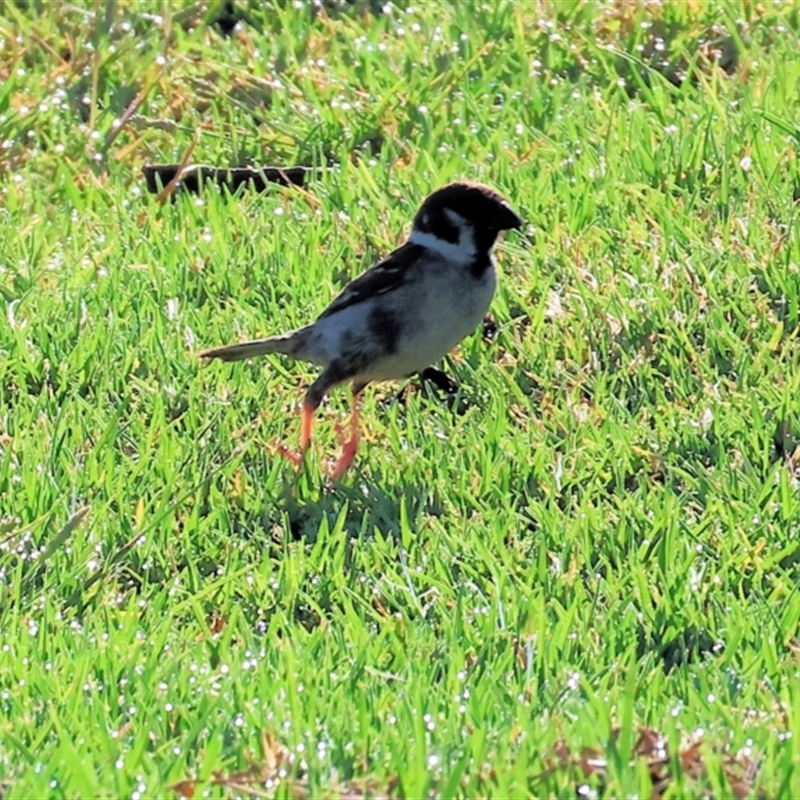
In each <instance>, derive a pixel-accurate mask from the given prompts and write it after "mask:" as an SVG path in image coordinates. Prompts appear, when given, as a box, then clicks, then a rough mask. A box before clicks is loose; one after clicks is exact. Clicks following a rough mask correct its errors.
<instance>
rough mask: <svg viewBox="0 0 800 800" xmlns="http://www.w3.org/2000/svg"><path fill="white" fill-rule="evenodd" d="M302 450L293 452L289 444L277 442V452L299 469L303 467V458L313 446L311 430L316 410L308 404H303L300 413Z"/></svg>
mask: <svg viewBox="0 0 800 800" xmlns="http://www.w3.org/2000/svg"><path fill="white" fill-rule="evenodd" d="M300 419H301V423H300V449H299V450H293V449H292V448H291V447H289V445H288V444H286V443H284V442H282V441H280V440H278V441H277V442H275V451H276V452H277V453H278V455H281V456H283V457H284V458H285V459H286V460H287V461H291V462H292V464H294V465H295V467H296V468H297V469H300V467H302V466H303V458H304V456H305V454H306V450H308V448H309V446H310V445H311V429H312V428H313V426H314V409H313V408H312V407H311V406H310V405H309V404H308V403H303V407H302V410H301V412H300Z"/></svg>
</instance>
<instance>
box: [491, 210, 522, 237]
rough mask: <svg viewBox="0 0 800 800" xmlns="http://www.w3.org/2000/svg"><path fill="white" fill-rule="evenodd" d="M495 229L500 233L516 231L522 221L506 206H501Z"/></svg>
mask: <svg viewBox="0 0 800 800" xmlns="http://www.w3.org/2000/svg"><path fill="white" fill-rule="evenodd" d="M497 227H498V228H499V229H500V230H501V231H510V230H515V231H518V230H519V229H520V228H521V227H522V220H521V219H520V218H519V217H518V216H517V215H516V214H515V213H514V212H513V211H512V210H511V209H510V208H509V207H508V206H507V205H502V206H500V211H499V212H498V215H497Z"/></svg>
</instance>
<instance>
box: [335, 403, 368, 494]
mask: <svg viewBox="0 0 800 800" xmlns="http://www.w3.org/2000/svg"><path fill="white" fill-rule="evenodd" d="M360 418H361V396H360V395H358V394H356V393H355V392H354V393H353V399H352V401H351V407H350V438H349V439H345V437H344V433H343V432H342V430H341V428H339V427H337V433H338V434H339V444H341V446H342V453H341V455H340V456H339V460H338V461H337V462H336V464H335V465H334V467H333V471H332V472H331V474H330V480H331V483H333V482H335V481H338V480H339V478H341V477H342V475H344V473H345V472H347V470H348V469H350V466H351V465H352V463H353V461H354V460H355V457H356V451H357V450H358V442H359V439H360V436H359V430H358V429H359V420H360Z"/></svg>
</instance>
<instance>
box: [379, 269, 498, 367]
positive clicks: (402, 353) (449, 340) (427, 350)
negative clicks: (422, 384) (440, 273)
mask: <svg viewBox="0 0 800 800" xmlns="http://www.w3.org/2000/svg"><path fill="white" fill-rule="evenodd" d="M485 278H486V279H485V285H483V284H482V285H481V286H480V287H479V291H475V287H472V290H471V291H469V292H465V293H463V294H462V293H460V292H458V291H453V288H452V286H451V285H450V286H447V287H443V291H442V292H430V293H428V294H427V296H426V297H425V298H424V299H423V301H422V303H421V304H420V305H419V307H418V308H417V311H416V313H414V314H410V315H409V316H408V318H407V320H406V322H405V325H404V330H403V333H402V337H401V338H402V344H401V345H400V346H399V347H398V348H397V350H396V352H394V353H387V354H386V355H385V356H384V357H383V358H381V359H379V360H377V361H376V362H375V363H373V364H372V365H370V368H369V369H368V370H365V372H368V374H365V375H364V378H365V379H367V380H370V381H379V380H393V379H398V378H405V377H408V376H409V375H413V374H414V373H416V372H420V371H421V370H423V369H425V368H426V367H429V366H431V364H433V363H435V362H436V361H438V360H439V359H441V358H443V357H444V356H445V355H446V354H447V353H448V352H449V351H450V350H452V349H453V348H454V347H455V346H456V345H457V344H458V343H459V342H460V341H461V340H462V339H463V338H464V337H465V336H468V335H469V334H470V333H472V332H473V331H474V330H475V328H476V327H477V326H478V325H479V324H480V322H481V321H482V319H483V316H484V314H485V313H486V309H487V308H488V306H489V302H490V301H491V299H492V294H493V293H494V283H495V281H494V275H493V274H492V275H486V276H485ZM444 289H447V291H445V290H444Z"/></svg>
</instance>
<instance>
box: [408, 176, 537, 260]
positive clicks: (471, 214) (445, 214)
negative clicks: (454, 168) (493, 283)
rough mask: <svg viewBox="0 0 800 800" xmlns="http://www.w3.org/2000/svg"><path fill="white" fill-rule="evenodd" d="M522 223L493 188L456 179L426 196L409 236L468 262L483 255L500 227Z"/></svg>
mask: <svg viewBox="0 0 800 800" xmlns="http://www.w3.org/2000/svg"><path fill="white" fill-rule="evenodd" d="M521 227H522V220H521V219H520V218H519V217H518V216H517V215H516V214H515V213H514V212H513V211H512V210H511V208H510V206H509V205H508V203H507V202H506V200H505V199H504V198H503V197H502V196H501V195H499V194H498V193H497V192H496V191H494V189H490V188H489V187H488V186H483V185H482V184H480V183H471V182H467V181H459V182H456V183H450V184H448V185H447V186H443V187H442V188H441V189H437V190H436V191H435V192H433V193H432V194H430V195H429V196H428V197H427V198H426V199H425V202H424V203H423V204H422V206H421V207H420V209H419V211H418V212H417V215H416V216H415V217H414V225H413V228H412V232H411V237H410V240H411V241H412V242H416V243H418V244H424V245H425V246H428V247H429V248H430V249H433V250H438V251H439V252H441V253H442V254H445V253H447V255H448V257H450V258H451V259H453V260H463V261H464V262H468V261H473V260H475V259H476V258H479V259H482V258H483V257H484V256H486V255H487V254H488V253H489V251H490V250H491V249H492V247H494V244H495V242H496V241H497V236H498V234H499V233H500V231H505V230H512V229H518V228H521ZM437 242H439V243H441V246H437Z"/></svg>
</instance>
